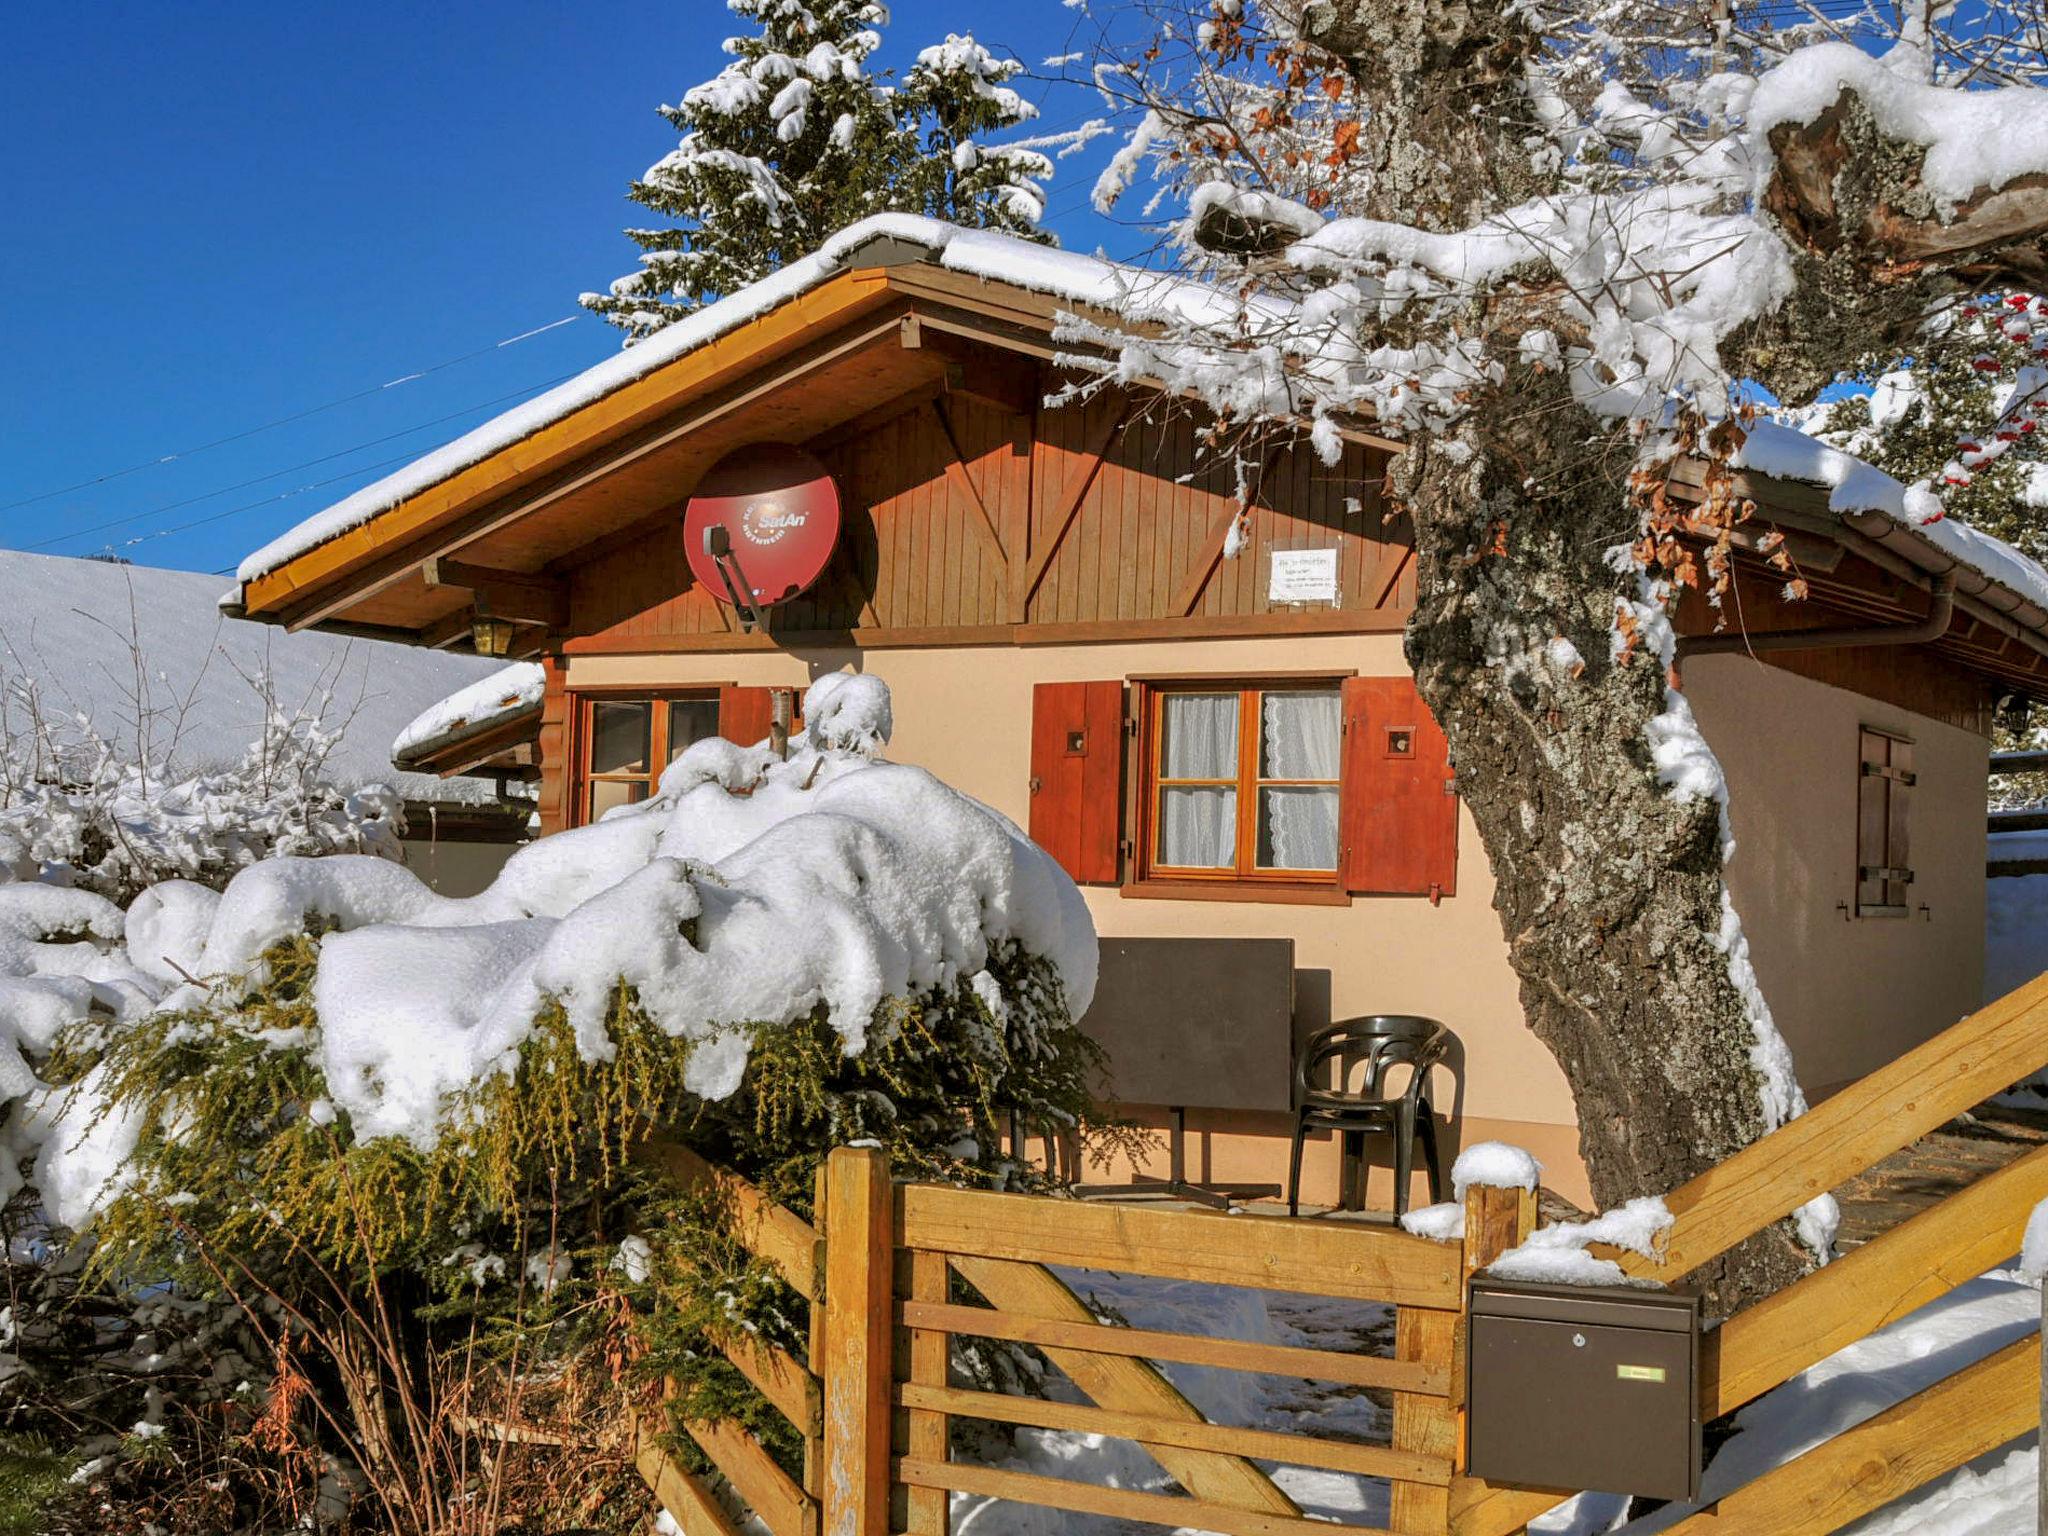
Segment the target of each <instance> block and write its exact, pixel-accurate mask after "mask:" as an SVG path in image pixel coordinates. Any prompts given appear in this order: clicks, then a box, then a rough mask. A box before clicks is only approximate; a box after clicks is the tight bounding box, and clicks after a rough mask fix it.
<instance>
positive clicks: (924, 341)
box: [897, 310, 1045, 416]
mask: <svg viewBox="0 0 2048 1536" xmlns="http://www.w3.org/2000/svg"><path fill="white" fill-rule="evenodd" d="M897 338H898V340H900V341H901V342H902V344H903V348H904V350H905V351H910V352H930V353H933V354H934V355H936V356H938V357H942V358H944V359H946V360H947V362H948V363H949V364H951V365H952V366H950V367H949V368H948V370H947V373H946V381H945V392H946V393H947V394H949V395H968V396H971V397H973V398H974V399H976V400H980V401H982V402H984V403H986V404H988V405H992V406H994V407H995V408H996V409H997V410H999V411H1007V412H1009V413H1010V414H1011V415H1013V416H1029V415H1030V414H1031V412H1032V411H1033V409H1035V408H1036V407H1037V405H1038V402H1039V401H1040V400H1041V399H1042V398H1043V397H1044V395H1045V390H1044V388H1043V386H1042V385H1041V383H1040V381H1039V376H1038V364H1037V363H1036V362H1035V361H1027V360H1020V359H1018V358H1016V357H1015V356H1013V355H1009V354H1006V353H1004V352H1002V351H999V350H997V349H996V348H995V347H992V346H991V345H989V343H988V342H987V341H986V340H980V339H976V338H973V337H969V336H962V335H960V334H959V333H958V332H956V331H952V330H948V329H941V328H939V327H937V326H933V327H927V326H926V325H925V324H924V322H923V320H922V317H920V315H919V314H918V312H917V311H916V310H912V311H911V312H910V313H909V314H907V315H905V316H904V317H903V322H902V325H901V326H900V328H899V329H898V332H897Z"/></svg>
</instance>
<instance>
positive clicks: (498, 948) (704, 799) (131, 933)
mask: <svg viewBox="0 0 2048 1536" xmlns="http://www.w3.org/2000/svg"><path fill="white" fill-rule="evenodd" d="M804 715H805V719H806V721H807V722H808V724H807V727H806V734H805V735H804V737H803V738H802V739H801V740H800V741H799V742H797V743H795V744H794V749H793V750H792V752H791V753H790V756H789V758H788V760H787V761H779V760H777V759H776V758H775V757H774V755H773V754H772V753H771V752H769V751H768V750H767V749H766V748H765V747H740V746H736V745H734V744H733V743H731V742H727V741H724V740H719V739H712V740H708V741H703V742H699V743H697V744H696V745H694V746H692V747H691V748H690V749H689V750H688V751H686V752H685V753H684V754H683V755H682V756H680V757H679V758H677V759H676V761H675V762H674V763H673V764H671V765H670V766H669V768H668V770H667V772H666V773H664V775H663V776H662V779H661V783H660V786H659V791H658V793H657V794H655V795H654V796H653V797H652V798H650V799H649V800H646V801H644V802H642V803H640V804H638V805H633V806H628V807H622V808H620V809H618V810H616V811H614V812H613V813H612V814H611V815H609V816H607V817H606V818H605V819H604V820H603V821H601V822H599V823H597V824H595V825H592V826H588V827H583V828H579V829H576V830H573V831H569V832H564V833H561V834H558V835H557V836H554V837H551V838H548V839H546V840H544V841H542V842H540V843H536V844H533V845H531V846H529V847H527V848H524V849H521V850H520V851H519V852H518V853H516V854H515V855H513V857H512V858H511V859H510V860H509V861H507V863H506V866H505V868H504V870H503V872H502V873H501V874H500V876H499V878H498V879H497V880H496V881H495V882H494V883H493V884H492V885H491V886H490V888H489V889H487V890H485V891H484V892H482V893H481V894H479V895H476V896H473V897H465V898H460V899H451V898H446V897H442V896H438V895H436V894H435V893H434V892H433V891H431V890H429V889H428V888H427V886H425V885H424V884H423V883H422V882H421V881H420V880H419V879H418V878H417V877H416V876H414V875H413V874H412V873H411V872H410V871H408V870H406V869H405V868H404V867H402V866H401V865H397V864H393V863H389V862H386V861H383V860H380V859H375V858H368V857H358V856H349V855H337V856H331V857H326V858H319V859H310V858H298V857H279V858H271V859H266V860H263V861H261V862H259V863H257V864H255V865H253V866H251V867H250V868H248V869H245V870H243V871H242V872H241V873H240V874H239V875H237V876H236V877H235V878H234V879H233V880H232V881H230V882H229V883H228V885H227V888H226V889H225V891H223V892H221V893H220V894H219V895H218V896H216V895H215V894H214V893H213V892H211V891H208V890H205V889H204V888H201V887H197V886H193V885H190V884H186V883H182V882H172V883H169V884H166V885H162V886H158V887H156V888H153V889H152V890H149V891H146V892H144V893H143V895H142V896H141V897H140V898H139V899H137V901H136V902H135V903H134V904H133V906H132V907H131V908H130V909H129V911H128V913H127V914H126V918H125V922H124V919H123V915H122V914H121V912H120V911H119V909H118V908H116V907H114V906H113V905H112V904H111V903H109V902H106V901H104V900H102V899H100V898H97V897H92V896H89V895H87V894H86V893H83V892H59V891H53V890H48V889H44V888H40V887H12V888H0V965H5V966H7V967H8V968H9V969H10V970H12V971H13V972H15V973H16V977H18V978H19V979H16V977H10V978H9V979H8V984H9V985H13V986H16V987H21V988H34V989H35V997H36V1008H37V1010H38V1011H36V1012H35V1013H34V1014H33V1015H30V1014H29V1013H27V1012H25V1011H21V1010H17V1012H16V1014H15V1015H14V1017H15V1018H17V1019H21V1020H24V1021H28V1022H25V1023H20V1024H11V1025H10V1027H11V1028H13V1029H14V1030H15V1032H16V1035H17V1036H18V1039H17V1040H16V1041H15V1042H13V1043H15V1044H17V1045H18V1046H21V1047H26V1048H27V1049H28V1050H29V1052H30V1053H31V1054H33V1053H34V1052H35V1051H36V1050H38V1049H40V1048H42V1047H46V1046H47V1044H48V1042H49V1040H50V1039H51V1038H53V1037H54V1036H55V1035H56V1033H57V1032H58V1031H59V1030H60V1029H62V1028H63V1027H64V1026H65V1025H66V1024H83V1023H86V1022H87V1021H88V1020H89V1019H90V1018H92V1017H93V1016H94V1015H95V1014H97V1015H100V1016H103V1017H105V1018H107V1019H109V1020H112V1019H128V1018H133V1017H136V1016H137V1015H139V1014H141V1013H145V1012H148V1011H150V1010H152V1009H156V1010H172V1009H177V1008H189V1007H194V1006H198V1005H200V1004H201V1003H202V1002H203V1001H204V999H205V998H206V996H207V995H208V985H207V983H210V982H212V981H214V980H216V979H219V978H241V979H244V980H245V981H246V980H248V979H252V978H260V975H261V968H262V965H263V958H264V956H265V954H266V952H267V951H269V950H271V948H272V946H274V945H277V944H279V943H280V942H281V941H284V940H287V939H289V938H292V937H293V936H296V935H299V934H324V935H325V937H324V938H323V939H322V940H321V942H320V947H319V961H318V969H317V972H316V974H315V977H314V981H313V1002H314V1009H315V1013H316V1014H317V1017H318V1021H319V1031H318V1034H319V1039H318V1045H317V1065H318V1068H319V1071H320V1073H321V1076H322V1078H323V1079H324V1081H325V1083H326V1085H327V1089H328V1094H329V1097H330V1098H331V1100H332V1103H333V1105H334V1106H335V1107H336V1108H339V1109H340V1110H343V1111H345V1112H346V1113H347V1114H348V1115H349V1117H350V1121H351V1124H352V1127H353V1131H354V1134H355V1136H356V1138H357V1139H358V1140H359V1141H362V1140H370V1139H374V1138H377V1137H384V1136H390V1137H397V1138H401V1139H402V1140H404V1141H406V1142H408V1143H410V1144H411V1145H413V1146H414V1147H416V1148H420V1149H422V1150H425V1149H431V1148H432V1147H433V1146H434V1145H435V1144H436V1143H437V1141H439V1139H440V1138H441V1136H442V1134H443V1132H444V1130H445V1129H446V1126H447V1123H448V1116H449V1115H450V1113H451V1112H454V1106H457V1105H458V1104H461V1103H465V1102H470V1101H469V1099H468V1098H467V1096H468V1095H469V1094H470V1092H471V1090H472V1089H473V1088H475V1086H476V1085H478V1084H479V1083H485V1082H488V1081H489V1080H491V1079H492V1078H493V1077H499V1076H503V1075H506V1074H508V1073H510V1072H512V1071H513V1070H514V1069H515V1068H516V1066H517V1063H518V1059H519V1050H520V1047H521V1045H522V1044H523V1043H524V1042H525V1041H526V1040H527V1039H528V1037H529V1036H530V1035H531V1034H532V1032H533V1030H534V1029H535V1027H536V1021H537V1020H538V1019H540V1018H541V1017H542V1015H543V1014H544V1012H545V1011H546V1010H547V1009H548V1008H549V1007H550V1006H552V1005H559V1006H560V1007H561V1009H562V1010H563V1011H564V1013H565V1015H566V1019H567V1023H568V1026H569V1028H570V1029H571V1030H572V1031H573V1033H574V1037H575V1041H576V1046H577V1050H578V1053H579V1054H580V1056H581V1057H582V1059H583V1060H585V1061H586V1062H602V1061H605V1060H607V1059H609V1058H610V1056H611V1055H612V1053H613V1052H614V1050H615V1049H616V1044H615V1042H614V1040H613V1039H612V1038H611V1037H610V1036H609V1035H608V1033H607V1028H606V1024H607V1019H608V1017H609V1016H610V1013H611V1010H612V1008H613V1006H614V1004H615V1003H616V1001H617V999H618V996H619V993H620V988H621V987H622V986H626V987H630V988H632V989H633V992H634V994H635V996H636V999H637V1002H638V1006H639V1008H640V1009H641V1010H642V1011H643V1012H644V1014H645V1015H646V1018H647V1019H648V1021H649V1022H650V1023H651V1024H652V1025H653V1026H654V1027H655V1028H656V1029H658V1030H659V1031H660V1032H662V1033H663V1034H664V1035H666V1036H668V1037H670V1038H672V1039H675V1040H678V1041H680V1042H683V1043H684V1044H686V1045H687V1046H688V1048H689V1049H688V1056H687V1067H686V1069H685V1083H686V1086H687V1089H688V1090H689V1091H690V1092H691V1093H693V1094H695V1095H697V1096H699V1097H701V1098H703V1099H706V1100H718V1099H722V1098H725V1097H726V1096H728V1095H730V1094H732V1093H733V1092H734V1090H735V1089H736V1088H737V1086H738V1084H739V1081H740V1077H741V1074H742V1073H743V1072H744V1070H745V1068H746V1066H747V1063H748V1059H749V1056H750V1053H751V1051H752V1049H753V1047H754V1044H755V1042H756V1040H757V1038H758V1034H757V1032H758V1030H759V1029H760V1028H761V1027H762V1026H763V1025H775V1024H789V1023H794V1022H796V1021H799V1020H803V1019H806V1018H808V1017H810V1016H811V1015H812V1014H813V1013H814V1011H817V1010H822V1011H823V1014H824V1017H825V1018H826V1019H827V1021H828V1022H829V1025H830V1028H831V1030H832V1032H833V1034H834V1036H835V1037H836V1039H837V1041H838V1043H839V1048H840V1049H841V1051H843V1052H844V1053H845V1054H846V1055H847V1056H854V1055H857V1054H859V1053H860V1052H861V1051H862V1050H863V1048H864V1047H865V1046H866V1045H867V1043H868V1038H869V1031H870V1028H871V1025H872V1021H873V1020H874V1018H875V1017H876V1014H877V1010H878V1009H879V1008H881V1007H882V1005H883V1004H884V1002H885V1000H888V999H892V998H910V997H915V996H919V995H921V994H925V993H928V992H931V991H933V990H934V989H944V988H952V987H969V988H972V989H973V991H974V992H975V993H976V995H979V996H981V997H983V998H984V999H986V998H987V997H989V996H990V995H994V996H995V997H996V998H997V999H998V1000H1000V999H1001V989H1000V987H999V986H998V985H997V983H996V981H995V979H994V977H992V976H991V975H990V974H989V967H990V963H991V956H992V953H993V950H994V947H996V946H1000V945H1016V946H1020V947H1021V948H1022V949H1023V950H1024V951H1026V952H1028V953H1029V954H1032V955H1036V956H1042V957H1044V958H1045V959H1047V960H1048V961H1050V963H1051V964H1052V966H1053V968H1054V970H1055V972H1056V974H1057V977H1058V980H1059V983H1060V986H1061V988H1062V990H1063V992H1064V997H1065V1003H1066V1006H1067V1008H1068V1009H1069V1010H1070V1012H1071V1014H1072V1015H1074V1016H1078V1015H1079V1014H1080V1013H1081V1012H1082V1011H1083V1010H1085V1008H1086V1007H1087V1004H1088V1002H1089V999H1090V997H1091V996H1092V994H1093V991H1094V983H1095V965H1096V952H1095V938H1094V929H1093V925H1092V922H1091V920H1090V918H1089V916H1088V912H1087V908H1086V906H1085V904H1084V903H1083V902H1082V900H1081V896H1080V893H1079V891H1078V890H1077V889H1076V888H1075V886H1074V885H1073V883H1072V881H1071V880H1069V879H1068V878H1067V876H1066V875H1065V873H1064V872H1063V871H1061V870H1060V869H1059V867H1058V866H1057V865H1056V864H1055V863H1054V862H1053V860H1052V859H1051V858H1050V857H1049V856H1048V855H1047V854H1045V853H1044V852H1043V851H1042V850H1040V849H1039V848H1038V847H1037V846H1036V845H1035V844H1033V843H1031V842H1030V841H1029V840H1028V839H1027V838H1025V837H1024V835H1023V834H1022V833H1021V832H1020V831H1019V830H1018V829H1017V828H1016V827H1015V826H1014V825H1013V824H1012V823H1010V822H1009V821H1008V820H1007V819H1005V818H1004V817H1002V816H1000V815H998V814H996V813H995V812H993V811H991V810H989V809H988V808H987V807H985V806H983V805H981V804H979V803H978V802H976V801H974V800H971V799H969V798H968V797H966V796H965V795H962V794H959V793H958V792H956V791H954V790H952V789H949V788H948V787H947V786H945V785H944V784H942V783H940V782H939V781H938V780H937V779H936V778H934V777H933V776H932V775H931V774H929V773H927V772H925V771H924V770H922V769H920V768H915V767H910V766H905V765H901V764H895V763H890V762H887V761H885V760H883V759H882V758H881V757H880V755H879V754H880V750H881V748H882V746H883V745H884V744H885V743H886V742H887V740H888V736H889V730H890V706H889V692H888V689H887V687H886V686H885V685H884V684H883V683H882V682H881V681H880V680H879V679H876V678H873V677H867V676H837V675H833V676H828V677H825V678H823V679H821V680H820V681H819V682H818V683H816V684H815V685H813V687H812V688H811V690H810V692H809V694H808V695H807V697H806V699H805V703H804ZM74 936H75V937H74ZM64 939H71V940H72V941H71V942H60V940H64ZM123 940H125V943H123V942H122V941H123ZM32 1087H33V1081H32V1079H31V1077H30V1075H29V1069H28V1067H27V1065H26V1064H25V1063H24V1064H22V1065H21V1066H19V1067H18V1068H13V1069H12V1071H11V1076H9V1077H6V1078H4V1079H0V1091H7V1092H8V1093H9V1094H10V1095H11V1096H19V1095H21V1094H23V1093H25V1092H28V1091H29V1090H30V1089H31V1088H32ZM98 1087H99V1085H98V1084H96V1083H95V1082H94V1081H93V1080H91V1079H90V1078H88V1079H87V1080H86V1081H84V1082H82V1083H80V1084H79V1085H77V1086H76V1088H75V1089H73V1090H72V1091H71V1092H70V1093H69V1094H68V1095H67V1096H66V1102H65V1103H64V1104H63V1105H62V1106H57V1107H53V1106H52V1105H51V1104H50V1103H49V1102H47V1096H42V1095H38V1096H36V1097H35V1098H34V1102H33V1103H32V1105H31V1108H30V1110H29V1112H28V1113H27V1114H26V1115H24V1116H22V1117H19V1118H18V1120H17V1123H16V1132H17V1138H18V1139H24V1138H25V1140H26V1142H27V1143H34V1142H38V1141H40V1142H41V1144H42V1153H41V1158H40V1161H39V1162H38V1165H37V1173H38V1177H39V1180H40V1181H41V1182H42V1185H43V1188H44V1190H45V1192H46V1194H48V1195H50V1196H51V1197H52V1198H53V1199H54V1201H55V1203H56V1205H57V1207H58V1208H57V1209H54V1210H53V1212H52V1214H53V1215H54V1216H56V1217H57V1219H58V1220H60V1221H61V1222H63V1223H64V1224H66V1225H69V1226H76V1225H79V1224H80V1223H81V1222H82V1221H83V1220H84V1219H85V1218H86V1217H87V1216H88V1214H89V1212H90V1210H91V1208H92V1207H93V1206H94V1205H95V1204H96V1203H97V1202H98V1201H100V1200H101V1199H102V1198H103V1195H104V1191H105V1189H106V1188H107V1187H108V1177H109V1175H110V1174H111V1172H112V1166H113V1165H114V1164H117V1163H118V1162H119V1161H120V1155H119V1154H120V1153H121V1151H122V1149H121V1147H120V1146H119V1141H120V1137H119V1134H118V1131H119V1127H118V1124H116V1123H114V1122H112V1121H110V1120H109V1119H108V1118H107V1117H105V1115H104V1113H103V1111H104V1105H103V1104H102V1103H101V1101H100V1097H99V1093H98ZM110 1126H112V1129H109V1127H110ZM88 1132H90V1134H88Z"/></svg>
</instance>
